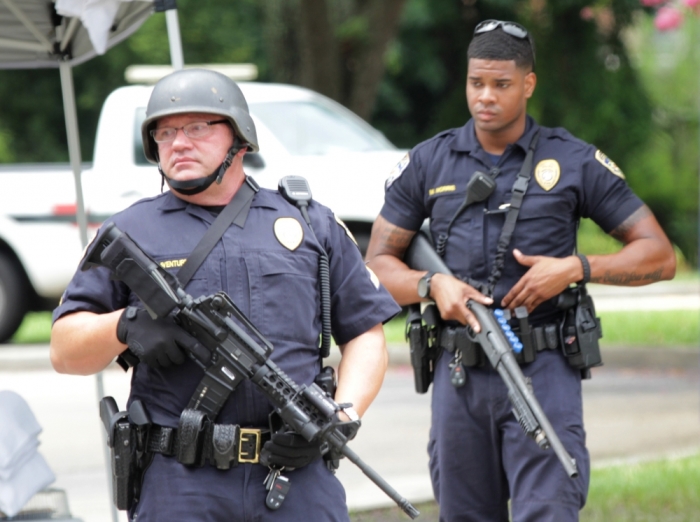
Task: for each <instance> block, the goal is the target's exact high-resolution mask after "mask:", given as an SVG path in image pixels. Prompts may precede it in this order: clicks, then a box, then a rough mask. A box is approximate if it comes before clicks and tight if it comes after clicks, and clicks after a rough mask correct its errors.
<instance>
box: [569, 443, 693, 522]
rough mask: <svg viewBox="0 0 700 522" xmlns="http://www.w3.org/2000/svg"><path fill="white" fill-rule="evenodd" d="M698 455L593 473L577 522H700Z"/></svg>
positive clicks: (598, 470)
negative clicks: (585, 502)
mask: <svg viewBox="0 0 700 522" xmlns="http://www.w3.org/2000/svg"><path fill="white" fill-rule="evenodd" d="M698 484H700V454H698V455H694V456H691V457H686V458H682V459H670V460H660V461H654V462H646V463H639V464H628V465H623V466H614V467H609V468H603V469H594V470H593V472H592V475H591V488H590V492H589V494H588V505H587V506H586V507H585V508H584V510H583V511H582V513H581V522H603V521H605V522H607V521H609V520H615V521H616V522H617V521H619V522H656V521H663V522H694V521H697V520H700V488H699V487H698Z"/></svg>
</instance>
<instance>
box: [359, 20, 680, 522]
mask: <svg viewBox="0 0 700 522" xmlns="http://www.w3.org/2000/svg"><path fill="white" fill-rule="evenodd" d="M467 58H468V68H467V86H466V98H467V105H468V108H469V111H470V113H471V119H469V120H468V121H467V122H466V124H465V125H464V126H463V127H460V128H456V129H450V130H446V131H444V132H441V133H439V134H438V135H436V136H435V137H433V138H431V139H429V140H427V141H425V142H423V143H420V144H418V145H417V146H415V147H414V148H413V149H412V150H411V151H410V152H409V154H408V155H407V156H406V157H405V158H404V159H403V160H402V161H401V162H400V163H399V164H398V165H397V166H396V167H395V169H394V171H392V173H391V175H390V177H389V179H388V180H387V183H386V193H385V203H384V206H383V208H382V210H381V213H380V215H379V217H378V218H377V220H376V222H375V224H374V228H373V230H372V236H371V240H370V244H369V248H368V253H367V260H368V264H369V266H370V267H371V268H372V269H373V270H374V271H375V272H376V273H377V274H378V276H379V278H380V280H381V281H382V282H383V283H384V285H385V286H386V287H387V288H388V289H389V291H390V292H391V293H392V295H393V296H394V298H395V299H396V300H397V301H398V302H399V304H402V305H411V304H414V303H420V302H423V303H428V302H430V301H434V302H435V303H436V305H437V308H438V310H439V316H440V317H439V321H438V322H439V325H438V332H439V334H438V337H437V340H436V344H437V345H438V350H437V353H438V354H439V355H438V356H437V360H436V363H435V365H434V375H433V390H432V426H431V432H430V442H429V446H428V451H429V455H430V473H431V479H432V484H433V489H434V493H435V498H436V500H437V502H438V504H439V506H440V520H441V521H445V522H467V521H469V522H471V521H474V522H477V521H478V522H496V521H497V522H506V521H508V520H509V502H510V516H511V517H512V520H517V521H518V522H567V521H575V520H578V513H579V510H580V509H581V508H582V507H583V505H584V503H585V501H586V495H587V492H588V480H589V469H590V465H589V455H588V452H587V450H586V446H585V430H584V426H583V412H582V403H581V379H582V378H585V377H587V376H589V375H590V374H589V372H588V370H589V368H588V367H587V365H586V364H585V363H584V364H578V363H577V364H574V363H573V359H571V358H570V357H568V356H567V355H566V353H568V352H567V350H569V349H570V348H571V343H573V342H575V341H576V336H575V335H573V336H571V335H568V334H567V331H568V330H566V328H567V327H569V326H570V325H568V324H567V323H566V322H565V321H566V317H567V315H566V314H567V312H566V311H565V307H564V306H563V305H562V303H563V301H562V300H560V299H559V296H560V295H561V294H562V293H563V292H565V291H568V290H569V287H571V286H573V285H578V286H576V288H577V289H580V288H583V286H582V285H583V284H585V283H587V282H589V281H590V282H595V283H602V284H618V285H629V286H637V285H644V284H649V283H652V282H655V281H659V280H663V279H671V278H672V277H673V275H674V273H675V257H674V253H673V248H672V246H671V243H670V242H669V240H668V238H667V237H666V235H665V234H664V232H663V231H662V229H661V227H660V226H659V224H658V222H657V220H656V219H655V218H654V216H653V215H652V213H651V211H650V210H649V208H648V207H647V206H646V205H645V204H644V203H643V202H642V201H641V200H640V199H639V198H638V197H637V196H636V195H635V194H634V193H633V192H632V191H631V190H630V188H629V186H628V185H627V183H626V181H625V176H624V174H623V172H622V171H621V170H620V168H619V167H617V165H615V163H613V162H612V161H611V160H610V159H609V158H608V157H607V156H606V155H605V154H604V153H603V152H602V151H600V150H599V149H598V148H597V147H595V146H593V145H590V144H587V143H584V142H583V141H581V140H580V139H577V138H576V137H574V136H572V135H571V134H570V133H569V132H567V131H566V130H565V129H562V128H546V127H542V126H540V125H538V124H537V122H536V121H535V120H534V119H533V118H532V117H530V116H529V115H528V114H527V102H528V100H529V99H530V97H531V96H532V94H533V92H534V90H535V86H536V84H537V77H536V75H535V72H534V68H535V49H534V43H533V39H532V36H531V34H530V33H529V32H528V31H527V29H525V28H524V27H523V26H521V25H519V24H516V23H514V22H507V21H500V20H487V21H484V22H482V23H480V24H479V25H478V26H477V27H476V29H475V31H474V36H473V39H472V41H471V43H470V45H469V49H468V52H467ZM477 173H479V174H478V175H480V176H482V181H483V180H486V181H487V182H488V180H489V179H490V180H491V183H485V184H484V186H487V187H490V188H489V190H488V191H486V192H482V193H481V198H472V200H471V203H470V204H468V205H466V203H467V201H469V200H465V197H466V196H465V192H466V191H467V184H468V183H469V182H470V180H472V178H474V177H475V176H477ZM486 178H488V179H486ZM426 218H428V219H429V225H430V232H431V236H432V240H433V244H434V246H435V248H436V250H437V251H438V253H439V254H440V255H441V256H442V259H443V260H444V262H445V263H446V264H447V266H448V267H449V268H450V270H451V272H452V273H453V274H454V275H455V277H452V276H450V275H445V274H440V273H435V274H434V273H432V272H427V273H426V272H425V271H418V270H412V269H410V268H409V267H408V266H407V265H406V264H405V263H404V262H403V256H404V253H405V251H406V249H407V247H408V246H409V244H410V242H411V240H412V238H413V237H414V235H415V234H416V232H417V231H418V230H419V229H420V228H421V226H422V224H423V223H424V221H425V220H426ZM581 218H591V219H592V220H593V221H595V222H596V223H597V224H598V225H599V226H600V227H601V228H602V229H603V230H604V231H605V232H607V233H608V234H610V235H611V236H612V237H614V238H616V239H617V240H619V241H620V242H621V243H622V247H621V249H620V250H619V251H618V252H617V253H614V254H611V255H595V256H593V255H591V256H588V257H587V256H584V255H582V254H580V253H578V252H577V251H576V232H577V225H578V223H579V220H580V219H581ZM567 295H568V294H567ZM578 295H582V294H581V293H580V292H579V294H578ZM468 300H474V301H476V302H479V303H481V304H483V305H486V306H489V307H491V308H501V309H507V310H509V311H511V312H516V310H517V311H519V314H520V315H521V316H522V315H523V311H525V312H527V317H526V321H527V322H526V323H522V322H520V320H516V319H515V314H513V319H512V320H511V325H512V327H513V329H514V330H515V331H516V332H517V331H518V330H519V327H522V328H520V334H521V337H524V336H525V335H527V336H528V339H527V343H526V344H529V345H530V347H531V349H532V354H531V355H532V356H531V357H529V358H527V359H523V360H522V364H521V369H522V372H523V373H524V375H525V376H526V377H527V378H529V379H530V381H531V385H532V389H533V391H534V394H535V396H536V397H537V399H538V401H539V402H540V404H541V406H542V408H543V410H544V413H545V414H546V415H547V417H548V418H549V420H550V422H551V423H552V425H553V427H554V430H555V431H556V432H557V434H558V436H559V438H560V439H561V441H562V443H563V445H564V447H565V449H566V450H567V451H568V452H569V454H570V455H571V456H572V457H573V458H574V459H575V460H576V464H577V466H578V471H579V474H578V476H577V477H575V478H569V476H567V474H566V473H565V471H564V468H563V467H562V466H561V464H560V462H559V461H558V459H557V457H556V455H555V454H554V452H553V451H551V450H548V451H545V450H542V449H540V448H539V447H538V446H537V444H535V443H534V442H533V441H532V440H530V439H529V438H528V437H526V436H525V434H524V433H523V431H522V429H521V427H520V426H519V424H518V420H517V419H516V418H515V417H514V415H513V413H512V406H511V404H510V401H509V398H508V393H507V388H506V386H505V384H504V383H503V382H502V380H501V378H500V376H499V375H498V373H497V372H496V371H494V369H493V368H492V367H491V365H490V364H489V363H488V362H485V361H484V357H483V354H480V352H479V350H480V347H479V345H475V344H474V343H472V342H470V341H468V339H467V336H466V335H465V331H466V332H467V333H468V329H467V328H465V327H467V326H468V327H469V328H471V329H473V330H474V331H479V329H480V326H479V323H478V321H477V320H476V318H475V316H474V315H473V314H472V312H471V311H470V310H469V308H468V307H467V306H466V303H467V301H468ZM558 304H559V306H558ZM592 324H595V323H594V322H592ZM523 332H525V333H523ZM523 343H525V339H523ZM596 346H597V345H596ZM579 362H580V361H579Z"/></svg>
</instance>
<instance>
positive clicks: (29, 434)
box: [0, 390, 56, 517]
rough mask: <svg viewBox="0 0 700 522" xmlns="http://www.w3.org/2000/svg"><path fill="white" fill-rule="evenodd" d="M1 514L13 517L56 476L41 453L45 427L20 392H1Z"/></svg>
mask: <svg viewBox="0 0 700 522" xmlns="http://www.w3.org/2000/svg"><path fill="white" fill-rule="evenodd" d="M0 419H2V422H0V512H2V513H5V514H6V515H8V516H10V517H13V516H15V515H16V514H17V513H19V512H20V510H21V509H22V507H24V505H25V504H26V503H27V501H28V500H29V499H30V498H32V497H33V496H34V495H35V494H36V493H38V492H39V491H41V490H42V489H44V488H45V487H47V486H48V485H49V484H51V483H52V482H53V481H54V480H56V477H55V476H54V474H53V472H52V471H51V468H49V466H48V465H47V464H46V461H45V460H44V457H42V456H41V454H40V453H39V452H38V451H37V449H38V446H39V439H38V436H39V433H41V426H40V425H39V423H38V422H37V420H36V417H35V416H34V413H32V410H31V408H30V407H29V405H28V404H27V402H26V401H25V400H24V399H23V398H22V397H21V396H20V395H18V394H17V393H15V392H12V391H9V390H5V391H0Z"/></svg>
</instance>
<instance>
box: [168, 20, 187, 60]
mask: <svg viewBox="0 0 700 522" xmlns="http://www.w3.org/2000/svg"><path fill="white" fill-rule="evenodd" d="M165 23H166V25H167V28H168V42H169V43H170V62H171V63H172V65H173V69H174V70H176V71H179V70H180V69H182V68H183V67H184V66H185V59H184V56H183V54H182V39H181V38H180V24H179V23H178V20H177V9H168V10H167V11H165Z"/></svg>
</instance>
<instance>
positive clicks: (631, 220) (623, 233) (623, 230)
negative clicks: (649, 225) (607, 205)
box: [610, 205, 651, 243]
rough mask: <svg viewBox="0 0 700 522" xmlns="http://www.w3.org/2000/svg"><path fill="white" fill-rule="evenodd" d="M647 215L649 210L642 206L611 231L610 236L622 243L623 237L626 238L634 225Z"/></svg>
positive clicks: (649, 212)
mask: <svg viewBox="0 0 700 522" xmlns="http://www.w3.org/2000/svg"><path fill="white" fill-rule="evenodd" d="M649 215H651V210H649V207H647V206H646V205H642V206H641V207H640V208H639V209H637V210H635V211H634V212H633V213H632V215H631V216H630V217H628V218H627V219H625V220H624V221H623V222H622V223H620V224H619V225H618V226H617V227H616V228H615V229H613V230H611V231H610V235H611V236H612V237H614V238H615V239H617V240H618V241H622V242H623V243H624V239H625V237H627V234H628V233H629V231H630V230H632V228H633V227H634V225H636V224H637V223H639V222H640V221H641V220H642V219H644V218H645V217H647V216H649Z"/></svg>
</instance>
